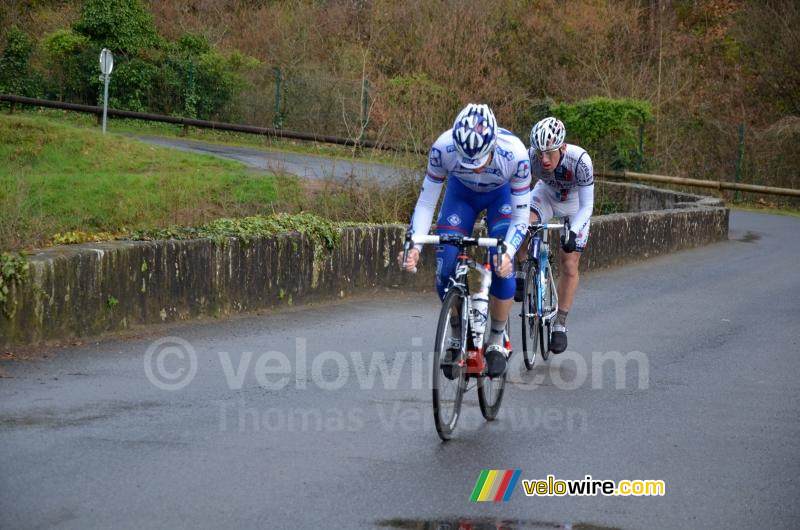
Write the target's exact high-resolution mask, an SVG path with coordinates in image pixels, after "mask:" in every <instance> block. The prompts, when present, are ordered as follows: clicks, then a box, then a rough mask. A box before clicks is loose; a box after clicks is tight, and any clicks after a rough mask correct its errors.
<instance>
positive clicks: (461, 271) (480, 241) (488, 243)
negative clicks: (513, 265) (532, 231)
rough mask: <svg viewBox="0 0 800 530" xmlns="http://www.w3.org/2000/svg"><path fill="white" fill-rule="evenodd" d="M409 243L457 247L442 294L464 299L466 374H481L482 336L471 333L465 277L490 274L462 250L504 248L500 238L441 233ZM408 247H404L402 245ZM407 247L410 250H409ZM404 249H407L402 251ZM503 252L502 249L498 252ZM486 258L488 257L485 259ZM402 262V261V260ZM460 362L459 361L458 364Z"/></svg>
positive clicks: (473, 375) (482, 370)
mask: <svg viewBox="0 0 800 530" xmlns="http://www.w3.org/2000/svg"><path fill="white" fill-rule="evenodd" d="M411 241H413V243H422V244H434V245H448V244H449V245H455V246H456V247H458V255H457V256H456V266H455V269H454V271H453V274H452V275H451V276H450V277H449V278H448V284H447V287H445V293H447V292H448V291H450V290H451V289H458V290H460V291H461V292H462V295H463V296H462V299H463V300H464V302H463V306H462V308H461V319H462V323H466V325H465V326H464V329H466V330H467V331H466V339H467V343H466V348H465V352H466V373H467V375H468V376H471V377H478V376H481V375H483V373H484V372H485V370H486V361H485V359H484V357H483V334H480V335H479V334H478V333H476V332H475V330H474V328H473V325H472V318H470V315H472V297H471V296H470V290H469V282H468V281H467V275H468V273H469V270H470V269H472V270H475V271H478V273H479V274H481V275H484V274H489V275H491V274H492V273H491V272H490V271H487V270H485V269H484V268H483V267H482V266H481V264H479V263H478V262H476V261H475V260H474V259H473V258H471V257H470V256H469V255H468V254H467V252H466V250H467V247H469V246H480V247H499V248H501V249H504V248H505V244H504V243H503V239H502V238H492V237H480V238H472V237H465V236H461V235H451V234H443V235H439V236H433V235H425V236H416V235H412V236H411ZM406 246H408V244H407V245H406ZM409 248H410V247H409ZM406 250H407V249H406ZM502 252H505V250H502ZM487 259H488V256H487ZM404 261H405V259H404ZM462 362H463V361H462Z"/></svg>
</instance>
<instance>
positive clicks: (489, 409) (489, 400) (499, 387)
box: [478, 320, 512, 421]
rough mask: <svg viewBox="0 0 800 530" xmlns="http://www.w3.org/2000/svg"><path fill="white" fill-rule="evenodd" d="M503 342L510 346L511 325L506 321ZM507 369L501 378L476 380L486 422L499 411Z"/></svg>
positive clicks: (504, 388)
mask: <svg viewBox="0 0 800 530" xmlns="http://www.w3.org/2000/svg"><path fill="white" fill-rule="evenodd" d="M503 342H505V343H506V344H508V345H509V346H510V345H511V323H510V321H509V320H507V321H506V332H505V336H504V337H503ZM511 353H512V352H511V349H510V348H509V350H508V358H509V360H510V359H511ZM507 377H508V368H506V372H505V373H504V374H503V375H502V376H501V377H495V378H491V377H488V376H483V377H479V378H478V403H479V404H480V406H481V414H483V417H484V418H486V421H492V420H494V419H495V418H496V417H497V413H498V412H499V411H500V403H501V402H502V401H503V394H504V393H505V391H506V378H507Z"/></svg>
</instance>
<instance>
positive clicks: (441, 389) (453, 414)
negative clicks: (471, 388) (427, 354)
mask: <svg viewBox="0 0 800 530" xmlns="http://www.w3.org/2000/svg"><path fill="white" fill-rule="evenodd" d="M466 306H467V304H466V298H465V295H464V293H463V292H462V291H460V290H459V289H450V291H449V292H448V293H447V294H446V295H445V297H444V301H443V302H442V310H441V313H439V324H438V326H437V328H436V343H435V344H434V352H433V419H434V422H435V424H436V432H438V433H439V437H440V438H441V439H442V440H449V439H450V437H451V436H452V434H453V431H454V430H455V428H456V423H458V416H459V413H460V412H461V400H462V398H463V396H464V388H465V386H466V343H467V315H466V310H467V307H466Z"/></svg>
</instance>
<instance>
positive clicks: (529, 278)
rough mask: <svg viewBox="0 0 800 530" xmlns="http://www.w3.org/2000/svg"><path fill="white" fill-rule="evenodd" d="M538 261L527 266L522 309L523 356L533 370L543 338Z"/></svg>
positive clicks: (526, 363) (526, 366) (529, 368)
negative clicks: (538, 287)
mask: <svg viewBox="0 0 800 530" xmlns="http://www.w3.org/2000/svg"><path fill="white" fill-rule="evenodd" d="M537 279H538V276H537V272H536V263H535V262H533V261H530V262H528V265H527V267H526V268H525V283H524V287H523V291H522V293H523V297H522V309H521V310H520V311H521V313H520V317H521V318H522V357H523V359H524V360H525V368H527V369H528V370H531V369H532V368H533V365H534V364H535V363H536V349H537V348H538V347H539V341H540V340H541V335H542V334H541V332H540V329H541V326H540V324H541V319H540V318H539V315H538V312H537V309H538V298H537V296H536V281H537Z"/></svg>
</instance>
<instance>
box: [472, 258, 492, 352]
mask: <svg viewBox="0 0 800 530" xmlns="http://www.w3.org/2000/svg"><path fill="white" fill-rule="evenodd" d="M491 283H492V272H491V267H490V266H489V264H488V263H487V264H485V265H484V266H483V271H482V274H481V288H480V290H479V291H478V292H477V293H474V294H473V295H472V329H473V331H474V332H475V343H476V344H477V345H478V346H480V345H481V344H482V343H483V333H484V331H485V330H486V321H487V320H488V319H489V285H491Z"/></svg>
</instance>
